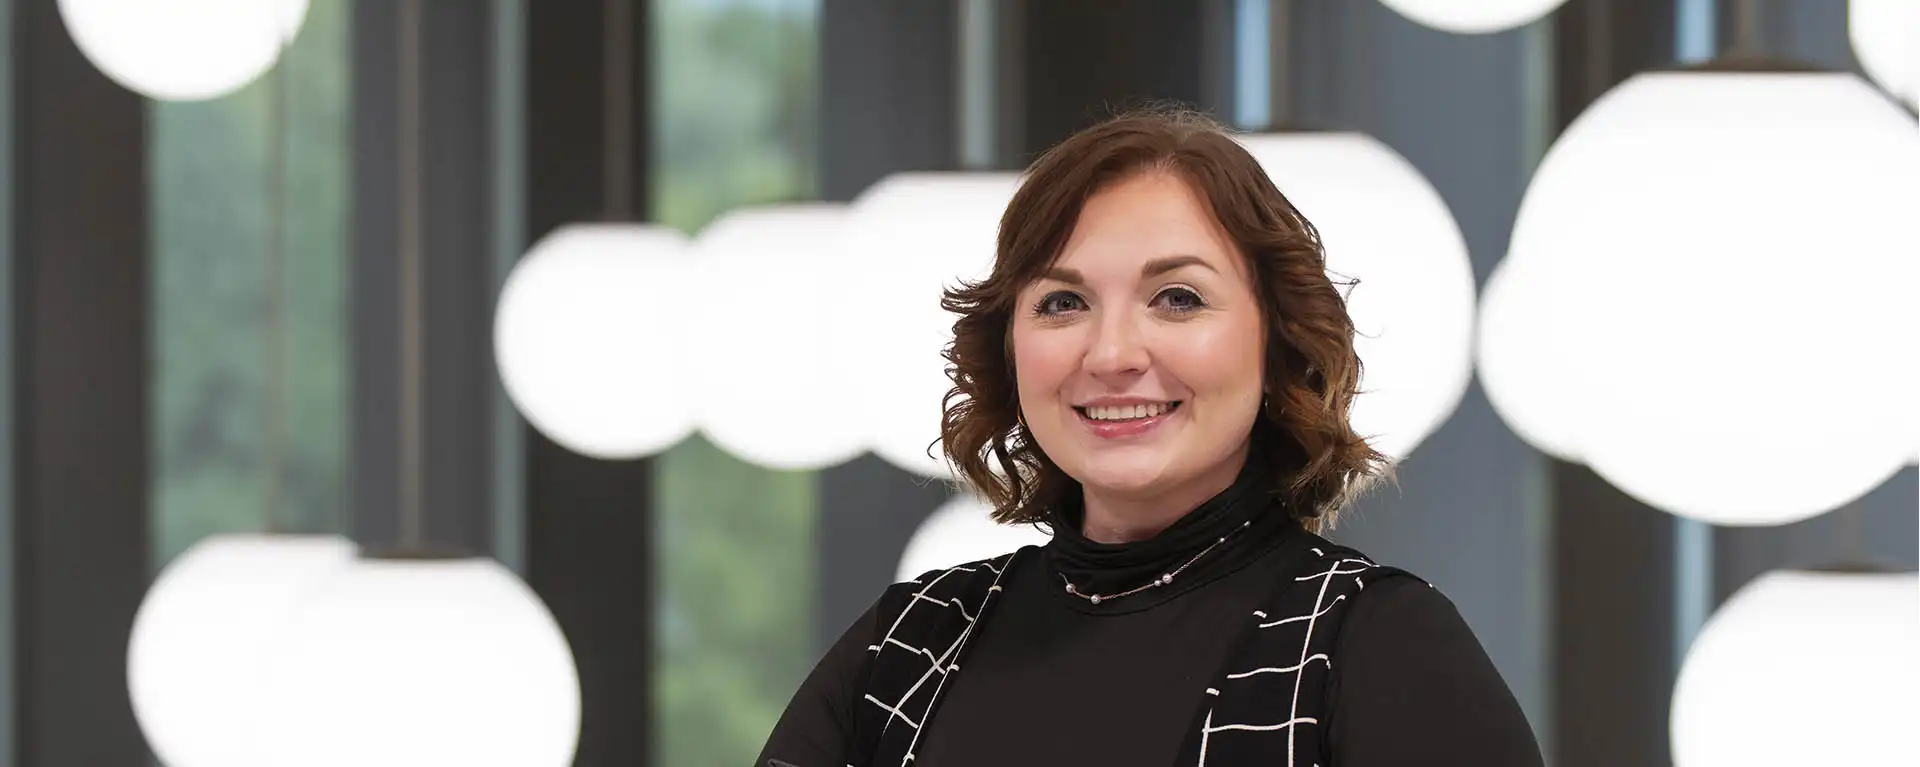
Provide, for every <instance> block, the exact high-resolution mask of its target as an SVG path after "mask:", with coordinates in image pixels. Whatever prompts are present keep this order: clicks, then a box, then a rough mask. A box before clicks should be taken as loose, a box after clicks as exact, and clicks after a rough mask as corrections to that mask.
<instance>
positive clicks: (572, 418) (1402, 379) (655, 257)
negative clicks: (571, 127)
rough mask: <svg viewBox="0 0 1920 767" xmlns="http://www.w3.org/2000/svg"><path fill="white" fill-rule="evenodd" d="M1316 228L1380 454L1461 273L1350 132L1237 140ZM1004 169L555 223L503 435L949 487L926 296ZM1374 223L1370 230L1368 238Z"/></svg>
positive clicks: (1426, 360)
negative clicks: (688, 227)
mask: <svg viewBox="0 0 1920 767" xmlns="http://www.w3.org/2000/svg"><path fill="white" fill-rule="evenodd" d="M1244 140H1245V143H1246V146H1247V147H1248V149H1249V150H1250V151H1251V152H1252V154H1254V155H1255V156H1256V157H1257V158H1258V159H1259V160H1260V161H1261V162H1262V164H1263V165H1264V166H1265V167H1266V168H1267V169H1268V171H1269V173H1270V174H1272V175H1273V177H1274V178H1275V179H1276V180H1277V181H1278V182H1279V184H1280V185H1281V186H1282V187H1283V188H1284V189H1286V190H1287V192H1288V194H1289V195H1290V197H1291V198H1292V199H1293V200H1295V202H1296V203H1297V204H1298V205H1299V206H1300V208H1301V209H1302V211H1303V212H1304V213H1305V215H1306V216H1307V217H1308V218H1309V219H1311V220H1313V221H1314V222H1315V224H1316V225H1317V227H1318V229H1319V231H1320V233H1321V235H1322V237H1323V238H1324V240H1325V242H1326V244H1327V250H1328V268H1329V271H1330V272H1331V273H1332V274H1333V276H1334V277H1335V278H1336V279H1343V280H1344V279H1345V278H1348V277H1353V278H1358V279H1359V280H1360V281H1361V285H1360V286H1359V287H1358V288H1357V289H1355V290H1354V291H1353V292H1352V294H1351V296H1350V299H1351V302H1352V303H1351V308H1352V313H1353V316H1354V318H1355V322H1356V324H1357V325H1358V326H1359V329H1360V334H1361V338H1359V339H1357V340H1356V343H1357V344H1359V345H1360V354H1361V358H1362V360H1363V361H1364V363H1365V364H1366V376H1367V377H1366V378H1365V379H1364V380H1363V381H1362V389H1363V390H1365V391H1364V393H1363V394H1362V395H1360V397H1359V398H1358V399H1357V400H1356V404H1355V414H1354V420H1355V423H1356V425H1357V426H1358V428H1360V430H1361V431H1362V432H1364V433H1367V434H1370V435H1372V436H1374V437H1375V439H1376V441H1377V442H1378V443H1379V444H1380V445H1381V447H1382V449H1383V450H1384V451H1385V452H1387V453H1388V454H1390V455H1393V456H1395V457H1402V456H1405V455H1406V454H1408V453H1410V452H1411V451H1412V450H1413V449H1414V448H1415V446H1417V445H1418V444H1419V443H1420V441H1421V440H1422V439H1424V438H1425V437H1426V436H1427V435H1428V434H1430V433H1432V431H1433V430H1434V429H1436V428H1438V426H1439V425H1440V424H1441V423H1442V422H1444V421H1445V420H1446V418H1447V416H1448V415H1449V414H1451V413H1452V411H1453V409H1454V408H1455V407H1456V406H1457V405H1458V403H1459V400H1460V397H1461V395H1462V393H1463V392H1464V391H1465V389H1466V386H1467V380H1468V377H1469V376H1470V373H1471V353H1470V350H1471V343H1472V323H1473V303H1474V299H1473V278H1472V270H1471V267H1470V265H1469V263H1468V260H1467V253H1466V245H1465V242H1464V240H1463V239H1462V237H1461V235H1460V230H1459V227H1458V225H1456V224H1455V223H1454V220H1453V216H1452V214H1451V213H1450V212H1449V211H1448V210H1447V207H1446V205H1445V203H1443V202H1442V201H1441V199H1440V196H1439V194H1438V193H1437V192H1435V191H1434V189H1433V187H1432V185H1431V184H1429V183H1427V181H1426V179H1425V178H1423V177H1421V176H1420V174H1419V173H1418V172H1417V171H1415V170H1414V169H1413V167H1412V165H1410V164H1409V163H1407V161H1406V160H1405V159H1404V158H1402V157H1401V156H1400V155H1398V154H1396V153H1394V152H1393V151H1392V150H1391V149H1389V148H1387V147H1386V146H1385V145H1383V144H1380V143H1379V142H1377V141H1375V140H1373V139H1371V138H1367V137H1365V136H1362V135H1358V134H1341V133H1333V134H1285V135H1270V136H1267V135H1263V136H1248V137H1245V139H1244ZM1019 184H1020V178H1019V176H1017V175H1015V174H1008V173H907V174H900V175H895V176H890V177H888V178H885V179H883V180H881V181H880V182H878V183H877V184H875V185H874V186H873V187H872V188H870V189H868V190H867V191H866V192H865V193H863V194H861V195H860V196H859V197H858V198H856V199H855V200H854V201H853V202H852V203H851V204H848V205H833V204H824V203H815V204H806V205H789V206H773V207H764V208H749V209H744V210H739V211H735V212H733V213H730V214H728V215H726V216H723V217H721V218H720V219H718V220H716V221H714V222H713V223H712V224H710V225H709V226H707V227H706V228H705V229H704V230H702V231H701V232H700V233H699V234H698V236H696V237H694V238H692V239H687V238H684V237H682V236H680V235H679V234H677V233H675V232H673V231H670V230H667V229H664V228H661V227H656V226H649V225H641V224H590V225H573V226H567V227H563V228H561V229H558V230H556V231H555V232H554V233H552V234H550V235H548V236H547V237H545V238H543V239H542V240H541V241H540V242H539V243H538V244H536V245H535V246H534V247H533V249H532V250H531V251H530V252H529V253H528V254H527V256H526V257H525V258H523V259H521V261H520V263H519V264H518V265H517V266H516V267H515V270H514V272H513V273H512V274H511V275H509V277H508V279H507V282H506V285H505V287H504V288H503V290H502V292H501V295H500V303H499V308H498V311H497V313H496V319H495V322H496V324H495V328H494V340H495V352H496V358H497V359H498V360H499V364H500V374H501V379H502V381H503V382H504V384H505V388H506V391H507V393H508V395H509V396H510V398H511V399H512V400H513V402H514V403H515V405H516V406H517V407H518V408H519V409H520V411H521V413H523V414H524V415H525V416H526V417H527V420H528V421H529V422H530V423H532V424H533V425H534V426H535V427H536V428H538V429H539V430H540V431H541V432H542V433H544V434H545V435H547V436H548V437H549V438H551V439H553V440H555V441H556V442H558V443H560V444H562V445H564V446H566V447H568V448H570V449H572V450H575V451H577V452H580V453H582V454H585V455H590V456H595V457H600V458H607V459H622V458H635V457H640V456H645V455H650V454H654V453H657V452H659V451H661V450H663V449H665V448H667V447H668V446H671V445H673V444H674V443H676V442H678V441H680V440H681V439H682V438H684V437H685V436H687V435H688V434H689V433H691V432H692V431H694V430H696V429H698V430H700V431H701V432H703V433H704V434H705V435H706V436H707V438H709V439H711V440H713V441H714V442H715V443H716V444H718V445H719V446H721V447H722V448H724V449H726V450H728V451H730V452H732V453H734V454H735V455H738V456H740V457H741V458H743V459H745V460H748V461H751V462H754V463H757V464H760V465H763V466H768V467H771V468H778V469H818V468H822V467H825V466H830V465H833V464H837V463H840V462H842V461H845V460H847V459H848V458H851V457H853V456H854V455H857V454H859V453H861V452H869V451H870V452H872V453H873V454H875V455H878V456H880V457H881V458H883V459H885V460H886V461H888V462H889V463H891V464H893V465H895V466H898V467H900V468H902V469H905V470H908V471H911V472H914V473H916V474H920V475H924V476H930V477H945V476H949V472H950V471H951V470H950V467H949V465H948V462H947V460H946V458H945V456H944V455H943V453H942V452H941V451H940V449H939V446H938V441H939V437H940V422H941V416H942V410H941V403H942V400H943V398H944V397H945V396H946V394H947V392H948V390H949V389H950V388H951V386H952V382H951V380H950V379H949V378H948V376H947V373H946V366H947V363H946V360H945V359H944V358H943V357H942V354H941V352H942V350H943V349H944V348H945V347H946V345H947V344H948V343H949V342H950V341H951V339H952V327H953V322H954V320H955V319H956V318H955V316H954V315H952V314H950V313H948V312H947V311H945V310H944V309H942V308H941V307H940V296H941V292H942V290H943V289H945V288H948V287H952V286H955V285H958V284H961V283H963V282H970V281H978V280H981V279H984V278H985V277H987V276H988V274H989V273H990V272H991V270H992V266H993V255H994V249H995V238H996V235H997V230H998V226H999V220H1000V217H1001V215H1002V214H1003V213H1004V212H1005V210H1006V207H1007V205H1008V203H1009V202H1010V201H1011V199H1012V197H1013V194H1014V192H1015V190H1017V189H1018V187H1019ZM1388 222H1391V223H1388Z"/></svg>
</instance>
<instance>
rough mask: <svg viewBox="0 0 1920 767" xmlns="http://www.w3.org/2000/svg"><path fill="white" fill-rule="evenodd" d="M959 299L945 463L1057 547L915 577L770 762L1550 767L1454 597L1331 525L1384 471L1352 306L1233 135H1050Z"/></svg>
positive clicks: (1128, 125) (773, 747)
mask: <svg viewBox="0 0 1920 767" xmlns="http://www.w3.org/2000/svg"><path fill="white" fill-rule="evenodd" d="M944 304H945V306H946V307H947V308H948V310H950V311H953V312H956V313H958V314H959V315H960V320H959V321H958V322H956V323H955V325H954V330H955V339H954V342H953V345H952V346H951V347H950V348H949V349H948V350H947V358H948V360H949V361H950V362H951V363H952V365H951V367H950V370H949V372H950V375H951V376H952V378H953V380H954V382H955V387H954V389H953V392H952V393H951V394H950V395H949V397H948V400H947V405H946V414H945V420H944V423H943V430H942V443H943V445H944V447H945V449H946V452H947V454H948V455H950V456H952V458H953V460H954V462H955V464H956V466H957V468H958V469H959V472H960V474H961V476H962V477H963V478H964V480H965V481H966V482H967V483H968V484H970V485H971V486H972V487H973V489H974V490H976V491H977V492H979V493H981V494H982V495H983V496H984V497H985V498H987V499H988V500H990V501H991V502H992V503H993V504H994V506H995V518H996V519H997V520H998V521H1000V522H1002V523H1007V524H1021V523H1032V524H1041V525H1047V526H1049V527H1051V529H1052V530H1053V533H1054V537H1053V540H1052V541H1051V542H1050V543H1048V544H1047V545H1046V546H1044V547H1031V546H1030V547H1027V548H1024V549H1021V550H1020V551H1017V552H1014V553H1011V554H1007V555H1004V556H1001V557H998V558H995V559H992V560H987V561H984V562H977V563H973V564H970V565H964V566H961V567H956V568H952V569H947V570H937V571H934V572H930V573H927V574H925V575H923V576H921V577H919V578H917V579H915V580H913V581H909V582H906V583H900V584H895V585H894V586H893V587H891V588H889V589H887V590H886V592H885V593H884V594H882V595H881V596H880V598H879V599H878V600H877V601H876V602H875V603H874V605H873V606H872V608H870V609H869V610H868V611H867V613H866V614H865V615H863V616H862V617H861V618H860V619H859V620H858V621H856V622H855V623H854V624H853V625H852V626H851V627H850V628H848V629H847V631H846V633H845V635H844V636H842V637H841V638H840V640H839V641H838V642H837V643H836V644H835V645H834V647H833V648H832V649H831V650H829V651H828V653H827V655H826V657H825V658H823V659H822V660H821V661H820V664H819V665H818V666H817V667H816V668H815V669H814V671H813V673H812V674H811V675H810V676H809V677H808V678H807V680H806V681H805V683H804V684H803V685H802V686H801V688H800V690H799V691H798V692H797V693H796V694H795V695H794V697H793V700H792V702H791V703H790V704H789V705H788V707H787V710H786V713H785V714H784V715H783V716H782V717H781V720H780V723H779V724H778V726H776V727H775V729H774V732H773V734H772V736H771V738H770V739H769V740H768V742H767V745H766V748H765V750H764V751H763V753H762V754H761V757H760V764H762V765H795V766H796V767H827V766H829V765H831V766H832V767H840V766H841V765H853V766H854V767H868V766H869V765H874V766H878V765H886V766H887V767H894V766H895V765H903V764H905V763H906V762H907V761H908V760H909V759H911V760H912V763H913V764H914V765H916V766H917V767H962V766H964V767H974V766H978V765H992V766H994V767H1027V766H1029V765H1032V766H1036V767H1037V766H1038V765H1047V767H1057V766H1058V765H1100V766H1101V767H1115V766H1125V765H1153V766H1155V767H1160V766H1161V765H1174V764H1180V765H1199V764H1205V765H1216V766H1226V767H1237V766H1240V765H1246V766H1248V767H1251V766H1252V765H1299V766H1300V767H1308V766H1309V765H1340V766H1341V767H1387V766H1389V765H1393V766H1399V765H1415V764H1419V765H1456V764H1472V765H1496V766H1503V765H1539V764H1540V763H1541V757H1540V754H1539V748H1538V746H1537V745H1536V743H1535V741H1534V738H1533V734H1532V731H1531V730H1530V729H1529V728H1528V726H1527V722H1526V720H1525V718H1524V717H1523V715H1522V714H1521V712H1520V709H1519V706H1518V705H1517V704H1516V703H1515V701H1514V698H1513V695H1512V694H1511V693H1510V692H1509V691H1508V689H1507V687H1506V685H1505V684H1504V683H1503V682H1502V680H1501V678H1500V676H1499V673H1498V672H1497V671H1495V669H1494V668H1493V665H1492V663H1491V662H1490V661H1489V660H1488V658H1487V656H1486V654H1485V652H1484V651H1483V650H1482V649H1481V646H1480V644H1479V642H1478V641H1477V640H1476V639H1475V638H1474V636H1473V634H1472V632H1471V631H1470V630H1469V629H1468V628H1467V626H1466V625H1465V623H1464V622H1463V621H1462V620H1461V619H1460V616H1459V614H1458V613H1457V611H1456V610H1455V609H1454V607H1453V605H1452V603H1451V602H1449V601H1448V600H1447V599H1446V597H1444V596H1442V595H1441V594H1440V593H1439V592H1437V591H1435V590H1434V589H1432V588H1431V587H1429V586H1428V585H1427V584H1425V583H1424V582H1422V581H1420V580H1418V579H1417V578H1415V577H1412V576H1411V575H1408V574H1406V573H1404V572H1402V571H1399V570H1395V569H1392V568H1388V567H1381V566H1378V565H1375V564H1374V563H1372V562H1371V561H1369V560H1367V559H1366V557H1364V556H1363V555H1361V554H1360V553H1358V552H1355V551H1353V550H1351V549H1347V548H1343V547H1340V546H1337V545H1334V544H1332V543H1329V542H1328V541H1327V540H1326V539H1324V538H1321V537H1320V536H1319V535H1318V533H1319V532H1321V531H1323V530H1326V529H1327V528H1328V527H1329V526H1330V525H1331V523H1332V522H1333V519H1334V516H1335V514H1336V512H1337V511H1338V510H1339V509H1340V507H1341V506H1342V504H1343V503H1344V502H1345V501H1347V500H1348V499H1350V498H1351V497H1352V496H1353V494H1354V493H1355V492H1356V491H1357V490H1358V489H1359V488H1360V487H1361V486H1362V485H1363V484H1364V483H1365V482H1366V481H1367V480H1369V479H1370V478H1373V477H1376V476H1378V475H1381V474H1383V473H1384V472H1385V470H1386V466H1385V460H1384V458H1383V456H1382V455H1381V454H1379V453H1377V452H1375V451H1374V450H1373V449H1372V448H1371V447H1369V446H1368V445H1367V443H1366V441H1365V440H1364V439H1363V438H1362V437H1361V436H1360V435H1357V434H1355V433H1354V432H1353V430H1352V428H1351V427H1350V426H1349V423H1348V410H1349V407H1350V405H1351V403H1352V401H1353V397H1354V395H1355V391H1356V386H1357V385H1358V382H1359V379H1360V360H1359V358H1358V357H1357V356H1355V353H1354V347H1353V343H1352V339H1353V336H1354V328H1353V323H1352V321H1351V320H1350V319H1349V317H1348V315H1347V311H1346V306H1345V302H1344V299H1343V297H1342V295H1341V294H1340V292H1339V291H1338V289H1337V288H1336V286H1335V285H1334V284H1333V283H1332V282H1330V281H1329V280H1328V278H1327V276H1326V272H1325V260H1324V256H1323V253H1322V250H1321V247H1320V243H1319V239H1318V235H1317V234H1316V233H1315V231H1314V229H1313V227H1312V225H1311V224H1309V223H1308V222H1307V220H1306V219H1305V218H1303V217H1301V215H1300V214H1299V212H1298V211H1296V210H1294V208H1293V206H1292V205H1291V204H1290V203H1288V201H1287V199H1286V197H1284V196H1283V195H1281V193H1280V191H1279V190H1278V189H1276V188H1275V187H1274V184H1273V182H1272V181H1270V180H1269V179H1268V178H1267V176H1266V174H1265V172H1263V171H1262V169H1261V168H1260V166H1259V165H1258V164H1257V163H1256V162H1255V161H1254V159H1253V158H1252V157H1251V156H1249V155H1248V154H1247V153H1246V152H1245V151H1244V150H1242V149H1241V148H1240V147H1239V146H1238V144H1236V143H1235V142H1234V141H1233V140H1232V139H1231V138H1230V137H1229V136H1228V135H1227V134H1226V133H1225V132H1224V131H1223V130H1221V129H1220V128H1219V127H1218V126H1216V125H1214V124H1213V123H1211V122H1209V121H1208V120H1206V119H1205V118H1203V117H1199V116H1196V115H1192V114H1188V113H1172V114H1164V113H1150V114H1138V115H1130V116H1124V117H1120V118H1118V119H1114V120H1111V121H1109V122H1106V123H1104V124H1101V125H1098V126H1095V127H1093V128H1090V129H1088V130H1086V131H1084V132H1082V133H1080V134H1078V135H1075V136H1073V137H1072V138H1070V139H1068V140H1067V141H1066V142H1064V143H1062V144H1060V145H1059V146H1058V147H1055V148H1054V149H1053V150H1051V151H1049V152H1047V153H1046V154H1045V155H1044V156H1042V157H1041V158H1039V160H1037V161H1036V162H1035V163H1034V165H1033V167H1032V168H1031V169H1030V171H1029V174H1028V177H1027V179H1026V181H1025V183H1024V184H1023V185H1022V188H1021V189H1020V191H1019V192H1018V194H1016V195H1015V197H1014V198H1013V201H1012V204H1011V205H1009V206H1008V208H1007V212H1006V215H1005V217H1004V218H1003V219H1002V222H1001V228H1000V237H999V244H998V252H997V253H996V261H995V265H994V269H993V273H992V274H991V276H989V277H988V278H987V279H986V280H985V281H984V282H981V283H979V284H976V285H968V286H964V287H963V288H962V289H958V290H954V291H950V292H949V293H948V294H947V296H946V297H945V301H944ZM1363 594H1364V596H1363Z"/></svg>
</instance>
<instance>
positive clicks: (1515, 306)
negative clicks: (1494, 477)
mask: <svg viewBox="0 0 1920 767" xmlns="http://www.w3.org/2000/svg"><path fill="white" fill-rule="evenodd" d="M1543 260H1544V259H1514V258H1509V259H1505V260H1503V261H1501V262H1500V264H1499V265H1498V266H1496V267H1494V270H1493V274H1491V275H1489V276H1488V277H1487V284H1486V287H1485V289H1484V290H1482V291H1481V292H1480V321H1479V324H1478V325H1476V326H1475V329H1476V330H1477V332H1478V338H1477V343H1476V344H1475V347H1474V358H1475V362H1476V365H1477V367H1478V370H1479V372H1480V386H1481V388H1483V389H1485V390H1486V392H1487V400H1488V401H1489V402H1491V403H1492V405H1493V410H1494V412H1495V413H1497V414H1499V416H1500V419H1501V420H1502V421H1505V422H1506V424H1507V427H1508V428H1510V429H1512V430H1513V432H1514V433H1515V434H1517V435H1519V437H1520V439H1521V440H1522V441H1524V442H1526V443H1527V444H1529V445H1532V446H1534V447H1535V448H1536V449H1538V450H1540V451H1541V452H1544V453H1546V454H1548V455H1551V456H1553V457H1555V458H1558V459H1560V460H1563V461H1576V462H1577V461H1579V460H1580V453H1579V438H1578V434H1577V425H1576V424H1575V423H1574V419H1573V417H1572V413H1573V411H1574V410H1575V409H1576V408H1578V407H1580V403H1579V402H1577V401H1574V400H1572V399H1571V397H1573V396H1574V394H1575V392H1576V391H1577V389H1576V387H1573V386H1570V385H1569V384H1568V383H1567V364H1566V362H1565V356H1564V355H1566V354H1570V353H1576V352H1577V351H1578V350H1577V349H1569V348H1567V345H1566V344H1564V343H1562V342H1561V341H1560V339H1558V338H1556V337H1555V335H1554V332H1553V328H1551V327H1549V326H1548V325H1547V323H1546V319H1545V318H1546V316H1547V312H1548V311H1549V306H1548V302H1549V301H1552V300H1553V298H1554V297H1555V296H1556V295H1558V293H1557V290H1558V289H1559V288H1558V287H1557V286H1555V285H1553V284H1552V283H1551V282H1550V280H1552V279H1553V278H1554V276H1555V272H1554V271H1553V270H1552V269H1550V268H1546V267H1543V266H1541V265H1540V264H1541V262H1542V261H1543ZM1549 266H1550V265H1549Z"/></svg>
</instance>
